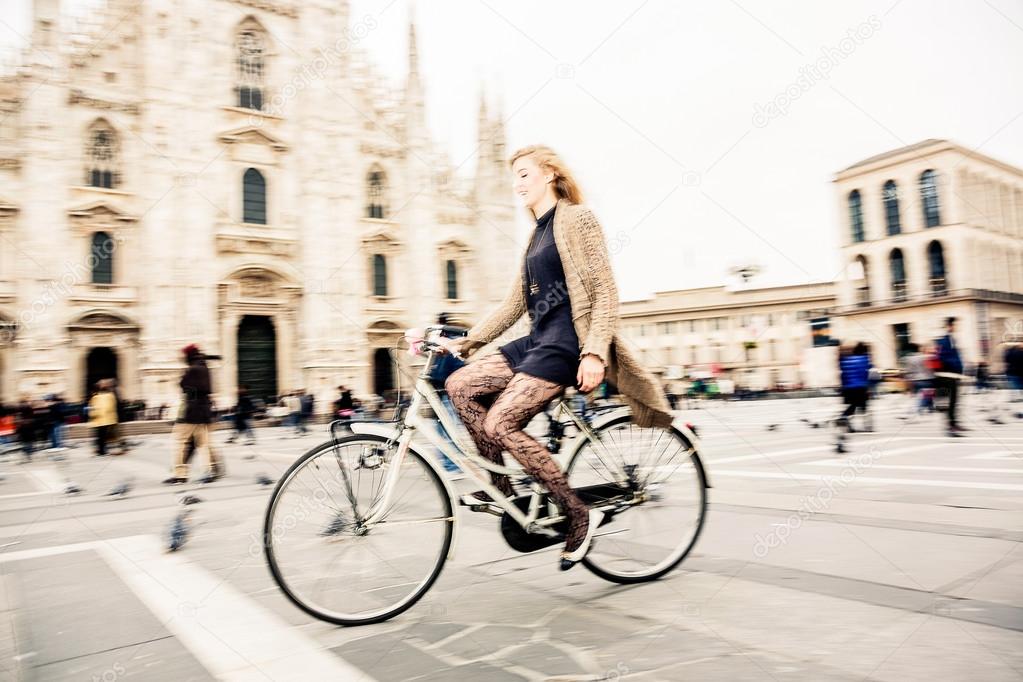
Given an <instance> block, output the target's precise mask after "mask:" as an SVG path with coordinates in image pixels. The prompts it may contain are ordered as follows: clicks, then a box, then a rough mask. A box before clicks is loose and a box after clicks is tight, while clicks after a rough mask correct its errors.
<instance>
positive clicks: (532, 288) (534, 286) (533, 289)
mask: <svg viewBox="0 0 1023 682" xmlns="http://www.w3.org/2000/svg"><path fill="white" fill-rule="evenodd" d="M529 293H531V294H533V295H534V296H535V295H537V294H539V293H540V285H539V284H537V283H535V282H534V283H533V284H530V285H529Z"/></svg>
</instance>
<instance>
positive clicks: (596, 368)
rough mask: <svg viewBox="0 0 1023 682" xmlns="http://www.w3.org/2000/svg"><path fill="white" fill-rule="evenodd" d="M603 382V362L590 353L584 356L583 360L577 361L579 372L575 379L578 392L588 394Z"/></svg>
mask: <svg viewBox="0 0 1023 682" xmlns="http://www.w3.org/2000/svg"><path fill="white" fill-rule="evenodd" d="M603 380H604V363H603V361H601V359H600V358H598V357H597V356H596V355H593V354H592V353H591V354H587V355H584V356H583V359H582V360H580V361H579V372H578V373H577V374H576V377H575V381H576V385H577V386H578V387H579V390H580V391H581V392H583V393H589V392H590V391H592V390H593V389H595V388H596V387H597V386H600V382H601V381H603Z"/></svg>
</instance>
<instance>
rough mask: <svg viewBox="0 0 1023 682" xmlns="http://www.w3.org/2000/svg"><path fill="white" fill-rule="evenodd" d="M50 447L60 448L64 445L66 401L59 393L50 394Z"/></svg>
mask: <svg viewBox="0 0 1023 682" xmlns="http://www.w3.org/2000/svg"><path fill="white" fill-rule="evenodd" d="M50 399H51V400H50V433H49V435H50V447H51V448H53V449H54V450H60V449H63V447H64V429H66V428H67V425H66V423H65V422H66V421H67V403H65V402H64V396H63V395H61V394H59V393H58V394H56V395H51V396H50Z"/></svg>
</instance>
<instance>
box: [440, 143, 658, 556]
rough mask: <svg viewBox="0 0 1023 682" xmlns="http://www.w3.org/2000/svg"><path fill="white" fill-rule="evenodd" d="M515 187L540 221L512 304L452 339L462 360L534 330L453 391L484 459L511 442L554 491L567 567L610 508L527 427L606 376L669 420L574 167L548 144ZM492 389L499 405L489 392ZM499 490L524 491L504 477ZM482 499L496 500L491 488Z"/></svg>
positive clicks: (519, 163)
mask: <svg viewBox="0 0 1023 682" xmlns="http://www.w3.org/2000/svg"><path fill="white" fill-rule="evenodd" d="M510 163H511V168H512V173H513V175H514V183H513V186H514V190H515V193H516V194H517V195H518V196H519V197H520V199H521V201H522V203H523V204H524V205H525V207H526V208H527V209H528V210H529V211H530V215H531V217H532V218H533V219H534V220H535V221H536V229H535V231H534V232H533V236H532V238H531V240H530V243H529V247H528V248H527V249H526V253H525V257H524V260H523V265H522V268H521V270H520V271H519V272H518V273H517V274H516V276H515V280H514V282H513V285H512V288H511V291H510V292H509V293H508V295H507V297H506V298H505V300H504V301H503V302H502V303H501V305H500V306H499V307H498V308H497V310H495V311H493V312H492V313H491V314H490V315H489V316H488V317H487V318H486V319H484V320H483V321H482V322H480V323H479V324H477V325H476V326H474V327H473V328H472V329H471V330H470V331H469V333H468V335H467V336H466V337H465V338H464V339H461V340H459V341H457V342H455V343H454V344H453V348H454V349H456V350H460V351H461V353H462V355H463V357H468V355H469V354H471V353H472V352H473V351H475V350H477V349H479V348H480V347H481V346H484V345H486V344H488V343H490V342H491V341H493V340H494V339H496V338H497V337H498V336H500V335H501V334H503V333H504V332H505V331H506V330H508V329H509V328H510V327H511V326H512V325H513V324H515V323H516V322H517V321H518V320H519V319H520V318H521V317H522V315H523V314H528V316H529V322H530V328H529V334H528V335H527V336H523V337H521V338H519V339H516V340H514V341H512V342H511V343H508V344H506V345H504V346H501V348H500V349H499V352H496V353H491V354H488V355H486V356H484V357H482V358H480V359H479V360H476V361H474V362H472V363H471V364H469V365H467V366H465V367H463V368H462V369H460V370H458V371H457V372H455V373H454V374H452V375H451V376H450V377H449V378H448V380H447V382H446V383H445V388H446V389H447V391H448V394H449V395H450V397H451V400H452V402H453V403H454V405H455V408H456V409H457V411H458V413H459V415H460V416H461V418H462V421H463V422H464V423H465V426H466V429H467V430H468V431H469V434H470V435H471V436H472V439H473V440H474V441H475V443H476V446H477V448H478V449H479V452H480V454H481V455H482V456H484V457H486V458H487V459H489V460H490V461H492V462H495V463H498V464H501V463H503V458H502V455H501V452H502V451H503V450H507V451H508V452H509V453H511V455H512V456H513V457H514V458H515V459H516V460H517V461H518V462H519V464H521V465H522V468H523V469H524V470H525V472H526V473H527V474H528V475H529V476H531V477H532V478H533V479H534V480H536V481H538V482H539V483H541V484H542V485H543V486H544V487H545V488H546V489H547V490H548V492H549V493H550V495H551V497H552V498H553V500H554V502H555V503H556V504H557V506H558V508H559V509H560V510H561V512H562V513H563V514H564V515H565V517H566V519H567V531H566V534H565V550H564V551H563V552H562V553H561V561H560V566H561V570H568V569H569V568H571V567H572V566H574V565H575V564H576V563H578V562H579V561H581V560H582V558H583V557H584V556H585V555H586V552H587V550H588V549H589V546H590V541H591V539H592V537H593V532H594V531H595V530H596V527H597V525H599V524H600V522H601V520H602V519H603V514H602V513H601V512H598V511H595V510H594V511H591V510H589V509H588V508H587V506H586V504H585V503H584V502H583V501H582V500H581V499H580V498H579V497H578V496H577V495H576V494H575V492H574V491H573V490H572V489H571V487H570V486H569V484H568V481H567V479H566V477H565V475H564V473H562V471H561V468H560V467H559V466H558V464H557V462H555V461H554V460H553V459H552V458H551V455H550V453H549V452H548V451H547V449H546V448H545V447H544V446H543V445H541V444H540V443H539V442H537V441H536V440H535V439H534V438H532V437H530V436H529V435H527V434H526V433H525V432H524V431H523V429H524V428H525V427H526V425H527V424H528V423H529V421H530V420H531V419H532V418H533V417H534V416H536V415H537V414H538V413H540V412H541V411H542V410H543V409H544V408H545V407H546V406H547V404H548V403H549V402H550V401H551V400H553V399H554V398H556V397H557V396H558V395H559V394H560V393H561V392H562V391H564V390H565V388H566V387H568V386H570V385H575V386H576V388H577V389H578V390H580V391H582V392H584V393H588V392H589V391H592V390H593V389H594V388H596V387H597V386H599V385H600V383H601V382H602V381H603V380H604V379H605V378H607V379H608V380H609V381H610V382H611V383H612V384H614V385H615V386H617V387H618V390H619V391H620V392H621V393H622V394H623V395H624V396H625V397H626V402H627V403H628V404H629V406H630V407H631V408H632V419H633V421H634V422H635V423H636V424H638V425H639V426H641V427H650V426H658V427H666V426H668V425H669V424H670V423H671V419H672V417H671V413H670V411H669V407H668V404H667V401H666V400H665V398H664V395H663V393H662V391H661V390H660V388H659V386H658V383H657V381H656V379H655V378H654V377H653V375H652V374H650V373H649V372H648V371H646V370H645V369H644V368H643V367H641V366H640V364H639V363H638V361H637V359H636V358H635V355H634V354H633V352H631V350H630V349H629V347H628V346H627V345H625V344H624V343H623V342H622V339H621V338H620V337H619V336H618V335H616V334H615V328H616V326H617V322H618V292H617V288H616V286H615V281H614V274H613V273H612V271H611V264H610V259H609V257H608V252H607V245H606V243H605V240H604V233H603V230H602V229H601V227H600V224H599V223H598V222H597V219H596V217H594V215H593V213H592V212H591V211H590V210H589V209H588V208H586V207H585V206H583V205H582V194H581V192H580V190H579V187H578V185H577V184H576V182H575V179H574V177H573V176H572V174H571V172H570V171H569V170H568V168H567V167H566V166H565V164H564V162H563V161H562V160H561V159H560V158H559V157H558V155H557V154H555V153H554V151H552V150H551V149H550V148H548V147H544V146H531V147H525V148H524V149H521V150H519V151H518V152H516V153H515V154H514V155H513V156H512V158H511V162H510ZM488 396H490V397H493V402H492V403H490V407H489V408H488V407H486V406H485V405H484V403H483V402H481V398H484V397H488ZM491 480H492V481H493V483H494V487H496V488H497V489H498V490H500V491H501V492H502V493H503V494H504V495H507V496H511V495H514V490H513V488H512V484H511V481H510V480H509V479H508V477H507V476H506V475H501V474H493V473H491ZM474 496H475V498H476V499H477V500H480V501H484V502H491V501H492V500H491V499H490V497H489V496H488V495H487V494H486V493H484V492H482V491H481V492H477V493H474Z"/></svg>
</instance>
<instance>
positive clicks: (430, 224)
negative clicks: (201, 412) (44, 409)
mask: <svg viewBox="0 0 1023 682" xmlns="http://www.w3.org/2000/svg"><path fill="white" fill-rule="evenodd" d="M59 6H60V2H59V0H35V2H34V17H33V28H32V33H31V47H30V48H29V49H27V50H26V52H25V57H24V59H23V60H22V63H21V64H20V65H19V66H18V67H17V68H16V69H15V70H14V71H13V72H10V73H6V74H5V75H3V77H2V78H0V238H2V244H3V248H0V399H2V400H3V401H10V400H12V399H14V398H16V397H17V395H19V394H22V393H25V394H30V395H38V394H40V393H45V392H51V391H63V392H65V393H66V394H67V396H68V398H69V399H72V400H77V399H81V398H83V397H84V395H85V393H86V390H87V386H88V385H90V384H91V383H92V382H93V381H94V380H96V379H98V378H100V377H102V376H116V377H117V378H118V379H119V380H120V383H121V386H122V392H123V394H124V397H125V398H141V399H144V400H146V401H147V402H149V404H158V403H161V402H168V403H172V402H173V401H174V400H176V399H177V397H178V392H179V391H178V388H177V381H178V378H179V376H180V373H181V370H182V364H181V358H180V349H181V348H182V347H183V346H185V345H186V344H188V343H193V342H194V343H198V344H199V345H200V346H201V347H202V348H203V349H204V350H205V351H206V352H208V353H213V354H218V355H220V356H222V360H220V361H216V362H214V363H213V367H214V371H215V373H214V383H215V388H216V390H217V394H218V395H217V397H218V399H219V401H220V402H221V403H229V401H230V400H232V399H233V394H234V390H235V387H236V386H237V385H238V384H239V382H243V383H246V384H248V385H249V386H250V388H251V390H252V391H253V393H255V394H257V395H273V394H276V393H280V392H283V391H287V390H290V389H296V388H302V387H304V388H307V389H309V390H312V391H314V392H315V393H316V394H317V395H318V396H319V397H320V398H321V399H326V398H328V397H330V396H331V395H332V394H333V392H334V387H335V386H336V385H337V384H338V383H339V382H344V383H346V384H348V385H349V386H351V387H353V388H354V389H355V391H356V392H357V393H362V394H367V393H370V392H382V391H384V390H386V389H388V388H390V387H391V386H393V385H394V382H395V376H394V375H393V373H392V370H391V364H390V358H389V355H388V350H389V349H391V348H393V347H395V345H396V344H399V343H400V335H401V334H400V332H401V330H403V329H404V328H406V327H409V326H421V325H423V324H427V323H430V322H432V321H434V319H435V318H436V315H437V313H439V312H441V311H447V312H449V313H452V314H453V316H454V318H455V319H457V320H460V321H462V322H472V321H473V320H475V319H476V318H477V317H478V316H479V315H480V314H481V312H482V311H484V310H485V309H487V308H488V307H490V306H491V305H492V304H493V302H495V301H497V300H499V299H500V297H501V295H503V293H504V288H505V285H506V283H507V281H508V280H509V278H510V272H509V268H511V267H514V263H513V262H512V261H510V260H509V259H507V258H505V257H502V256H503V254H506V253H508V249H509V248H510V247H512V245H513V244H514V243H515V240H514V239H513V238H512V237H513V235H512V234H511V232H512V230H513V229H514V228H513V225H514V208H513V205H512V202H511V192H510V190H509V188H510V182H511V180H510V173H509V172H508V171H507V169H506V167H505V163H504V160H505V159H506V157H507V153H506V150H505V149H504V130H503V127H502V125H501V123H500V121H501V116H500V112H497V113H496V114H495V115H490V114H488V112H487V108H486V106H485V104H484V103H481V106H480V116H479V148H478V166H477V169H476V173H475V178H474V179H472V180H470V181H468V182H465V183H462V182H460V181H459V180H458V178H457V177H456V176H455V174H454V171H455V170H456V169H455V168H454V167H453V165H452V164H451V163H450V162H449V161H448V160H447V158H446V156H445V154H443V153H441V152H440V151H438V150H437V149H436V148H435V147H434V145H433V144H432V142H431V140H430V139H429V137H428V135H427V131H426V126H425V111H424V94H423V93H424V88H425V84H424V83H423V82H422V80H421V78H420V75H419V67H418V53H417V49H416V34H415V31H414V28H412V27H410V31H409V45H408V75H407V80H406V84H405V86H404V88H403V89H401V90H400V91H398V92H392V91H390V90H388V89H387V86H386V85H385V84H384V82H383V81H382V79H380V78H379V77H378V76H377V75H376V74H375V73H374V71H373V69H372V67H371V66H370V65H369V63H368V61H367V59H366V58H365V57H364V56H362V53H361V52H360V51H359V49H358V42H359V39H360V38H361V37H363V36H365V35H366V32H368V31H370V30H372V28H373V18H372V17H366V18H361V19H360V18H358V17H350V16H349V11H348V3H347V2H345V1H344V0H303V1H302V2H298V1H297V0H258V1H255V0H217V1H216V2H207V1H206V0H179V1H177V2H173V3H172V2H169V1H168V0H108V2H107V5H106V6H104V7H102V8H100V9H98V10H96V12H95V14H94V15H91V17H90V18H89V19H88V20H86V21H83V22H81V23H79V24H77V25H76V26H74V27H69V26H68V22H67V20H66V17H61V16H60V10H59ZM399 355H400V354H399ZM321 404H323V403H322V402H321Z"/></svg>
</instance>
